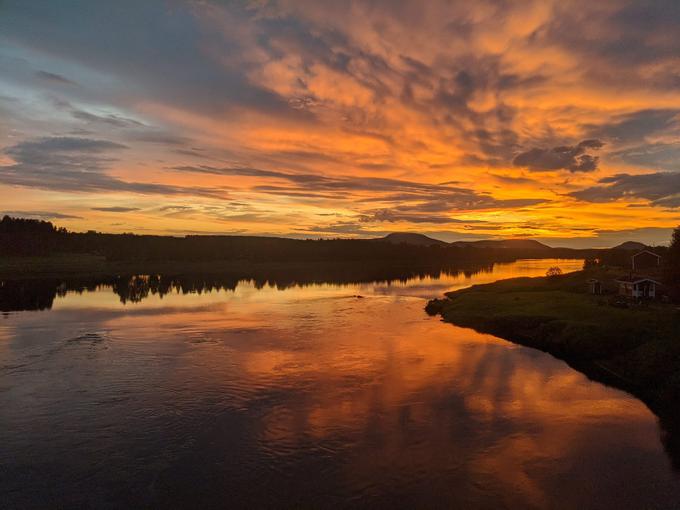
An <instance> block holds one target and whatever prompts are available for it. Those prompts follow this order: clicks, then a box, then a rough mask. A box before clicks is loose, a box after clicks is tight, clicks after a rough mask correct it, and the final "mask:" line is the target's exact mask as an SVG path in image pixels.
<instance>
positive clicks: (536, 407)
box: [0, 260, 680, 509]
mask: <svg viewBox="0 0 680 510" xmlns="http://www.w3.org/2000/svg"><path fill="white" fill-rule="evenodd" d="M552 265H558V266H560V267H562V269H563V270H565V271H567V270H575V269H578V268H580V266H581V261H564V260H561V261H554V260H539V261H533V260H532V261H526V260H525V261H518V262H516V263H512V264H497V265H495V266H494V267H493V270H492V271H486V272H482V273H478V274H476V275H468V276H465V275H462V274H461V275H446V274H443V275H441V276H440V277H438V278H437V277H424V278H416V279H411V280H407V281H400V282H393V283H391V284H390V283H377V282H376V283H366V284H352V285H338V284H315V285H309V286H304V287H303V286H290V287H288V288H286V289H277V288H276V287H270V286H264V287H262V288H258V287H260V286H259V285H258V286H256V285H254V284H253V283H249V282H240V283H239V284H238V285H237V286H236V288H235V289H233V290H213V291H207V292H206V291H204V292H202V293H192V292H189V293H183V292H181V291H180V292H177V291H173V290H172V289H171V290H170V292H168V293H166V294H164V295H163V296H162V297H161V296H160V295H159V294H154V293H153V292H150V293H149V295H148V296H146V295H145V297H144V299H141V300H137V301H138V302H131V301H130V300H127V303H126V304H124V303H122V302H121V298H120V296H119V295H118V294H116V293H114V292H113V291H112V288H111V287H110V286H100V287H98V288H95V289H93V290H91V291H85V292H82V293H76V292H60V295H58V296H57V297H56V298H55V299H54V302H53V303H52V306H51V308H50V309H47V310H43V311H16V312H8V313H5V314H4V316H0V434H1V440H0V507H2V508H121V507H123V508H147V507H157V508H176V507H179V508H243V507H245V508H263V507H275V508H328V507H371V508H376V507H390V508H397V507H399V508H403V507H406V508H489V509H499V508H557V509H561V508H564V509H572V508H573V509H576V508H589V509H590V508H615V509H623V508H631V509H641V508H678V505H680V479H679V477H678V474H677V472H674V471H673V470H672V469H671V466H670V461H669V459H668V458H667V456H666V454H665V453H664V449H663V445H662V443H661V440H660V431H659V427H658V424H657V420H656V418H655V416H654V415H653V414H652V413H651V412H650V411H649V410H648V409H647V408H646V407H645V406H644V405H643V404H642V403H640V402H639V401H637V400H636V399H634V398H633V397H631V396H629V395H627V394H626V393H623V392H621V391H618V390H615V389H612V388H609V387H606V386H603V385H601V384H599V383H596V382H592V381H590V380H588V379H587V378H586V377H585V376H583V375H581V374H580V373H578V372H576V371H574V370H572V369H571V368H569V367H568V366H567V365H566V364H565V363H563V362H562V361H559V360H556V359H555V358H553V357H551V356H550V355H547V354H545V353H542V352H539V351H536V350H532V349H528V348H524V347H521V346H517V345H514V344H511V343H509V342H506V341H504V340H501V339H499V338H496V337H493V336H489V335H482V334H478V333H476V332H474V331H471V330H469V329H461V328H457V327H455V326H452V325H450V324H445V323H442V322H440V321H439V319H438V318H433V317H428V316H427V315H426V314H425V312H424V311H423V308H424V306H425V304H426V300H427V299H429V298H432V297H437V296H439V295H441V294H442V293H443V292H445V291H447V290H450V289H455V288H460V287H463V286H468V285H471V284H474V283H479V282H486V281H493V280H496V279H499V278H507V277H512V276H521V275H542V274H544V273H545V271H546V269H547V267H549V266H552ZM357 296H361V297H357Z"/></svg>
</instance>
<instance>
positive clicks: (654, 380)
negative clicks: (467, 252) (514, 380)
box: [427, 271, 680, 464]
mask: <svg viewBox="0 0 680 510" xmlns="http://www.w3.org/2000/svg"><path fill="white" fill-rule="evenodd" d="M616 276H617V274H616V273H607V272H602V271H600V272H598V273H591V272H585V271H579V272H576V273H572V274H567V275H563V276H559V277H553V278H547V277H544V278H516V279H511V280H502V281H499V282H495V283H491V284H486V285H476V286H473V287H470V288H468V289H463V290H460V291H456V292H451V293H448V294H447V295H446V298H444V299H437V300H433V301H431V302H430V303H428V305H427V311H428V313H430V314H439V315H441V316H442V318H443V320H444V321H446V322H451V323H453V324H456V325H459V326H464V327H470V328H473V329H475V330H477V331H480V332H484V333H490V334H493V335H496V336H499V337H501V338H505V339H507V340H510V341H513V342H516V343H519V344H523V345H527V346H531V347H535V348H538V349H541V350H543V351H546V352H549V353H551V354H553V355H555V356H556V357H559V358H561V359H564V360H566V361H567V362H568V363H569V364H571V365H572V366H574V367H575V368H577V369H578V370H580V371H582V372H584V373H585V374H586V375H588V376H590V377H591V378H594V379H597V380H600V381H603V382H606V383H608V384H611V385H613V386H616V387H619V388H622V389H625V390H627V391H629V392H631V393H633V394H635V395H636V396H638V397H639V398H641V399H642V400H643V401H644V402H646V403H647V404H648V405H649V406H650V408H651V409H652V410H654V411H655V412H656V413H657V415H658V416H660V418H661V419H662V422H663V423H664V425H665V428H666V429H667V431H668V432H669V435H668V437H667V438H666V443H667V446H668V448H669V451H671V453H672V457H673V458H674V461H675V462H676V464H677V463H678V460H680V439H679V437H680V310H678V307H677V305H671V304H659V303H655V304H650V305H647V306H631V307H628V308H619V307H616V306H612V305H611V304H610V302H611V298H610V297H608V296H593V295H590V294H588V293H587V280H588V279H589V278H592V277H596V278H599V279H601V280H603V281H612V280H613V279H614V278H615V277H616Z"/></svg>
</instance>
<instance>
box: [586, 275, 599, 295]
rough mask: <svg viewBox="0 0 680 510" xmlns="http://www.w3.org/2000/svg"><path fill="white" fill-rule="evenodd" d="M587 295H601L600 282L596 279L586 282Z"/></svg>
mask: <svg viewBox="0 0 680 510" xmlns="http://www.w3.org/2000/svg"><path fill="white" fill-rule="evenodd" d="M588 293H590V294H596V295H600V294H602V282H601V281H600V280H598V279H597V278H591V279H590V280H588Z"/></svg>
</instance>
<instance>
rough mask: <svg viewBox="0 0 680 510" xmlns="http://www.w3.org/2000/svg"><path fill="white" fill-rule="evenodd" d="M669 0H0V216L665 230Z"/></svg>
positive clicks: (480, 232) (673, 185)
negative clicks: (424, 0) (503, 0)
mask: <svg viewBox="0 0 680 510" xmlns="http://www.w3.org/2000/svg"><path fill="white" fill-rule="evenodd" d="M678 47H680V4H678V3H677V2H674V1H671V0H660V1H655V2H636V3H631V2H627V1H624V0H611V1H605V2H585V1H557V0H554V1H546V0H536V1H527V2H502V1H482V2H474V3H472V2H459V1H443V0H442V1H439V0H433V1H430V2H415V1H400V2H392V1H372V2H369V1H351V2H319V1H307V0H296V1H286V0H281V1H274V0H272V1H268V0H259V1H258V0H253V1H246V0H242V1H234V2H230V1H217V0H216V1H207V0H205V1H202V0H200V1H199V0H196V1H189V0H148V1H147V0H145V1H144V2H129V1H119V2H110V3H106V4H105V3H102V2H97V6H96V7H95V5H94V3H91V2H88V1H85V0H82V1H79V0H63V1H59V2H53V1H44V2H38V1H34V2H21V1H19V0H8V1H5V2H2V3H0V118H1V119H2V122H0V196H1V197H2V202H0V215H1V214H10V215H13V216H23V217H34V218H42V219H47V220H50V221H53V222H54V223H55V224H57V225H59V226H64V227H66V228H68V229H70V230H76V231H81V230H88V229H95V230H99V231H103V232H135V233H140V234H146V233H148V234H151V233H153V234H167V235H184V234H196V233H206V234H239V235H277V236H289V237H297V238H320V237H322V238H327V237H358V238H366V237H377V236H382V235H385V234H386V233H389V232H395V231H404V232H419V233H424V234H427V235H430V236H432V237H435V238H439V239H443V240H447V241H453V240H475V239H490V238H512V237H522V238H524V237H531V238H536V239H540V240H543V241H545V242H546V243H547V244H549V245H551V246H572V247H607V246H613V245H615V244H618V243H620V242H623V241H627V240H638V241H642V242H645V243H649V244H665V243H667V242H668V239H669V238H670V232H671V229H672V228H673V227H676V226H677V225H678V224H679V223H680V171H679V169H680V165H678V159H679V158H680V59H679V58H678Z"/></svg>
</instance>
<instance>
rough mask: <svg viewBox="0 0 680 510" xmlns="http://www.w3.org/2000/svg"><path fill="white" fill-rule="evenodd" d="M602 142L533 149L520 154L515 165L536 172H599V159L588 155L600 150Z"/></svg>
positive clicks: (589, 141)
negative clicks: (590, 150)
mask: <svg viewBox="0 0 680 510" xmlns="http://www.w3.org/2000/svg"><path fill="white" fill-rule="evenodd" d="M603 145H604V144H603V143H602V142H601V141H600V140H583V141H582V142H580V143H579V144H577V145H572V146H568V145H563V146H561V147H555V148H553V149H549V150H546V149H531V150H529V151H527V152H522V153H521V154H518V155H517V156H516V157H515V159H514V160H513V163H514V165H515V166H522V167H526V168H528V169H529V170H532V171H534V172H544V171H547V170H569V171H570V172H592V171H594V170H597V163H598V161H599V158H598V157H597V156H592V155H590V154H586V151H587V150H589V149H600V148H602V146H603Z"/></svg>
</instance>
